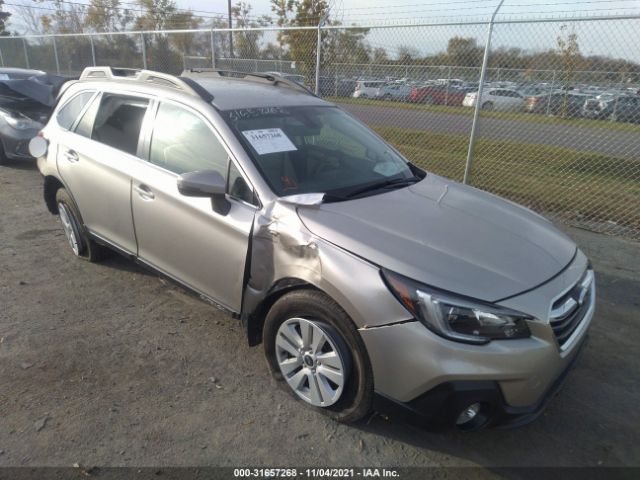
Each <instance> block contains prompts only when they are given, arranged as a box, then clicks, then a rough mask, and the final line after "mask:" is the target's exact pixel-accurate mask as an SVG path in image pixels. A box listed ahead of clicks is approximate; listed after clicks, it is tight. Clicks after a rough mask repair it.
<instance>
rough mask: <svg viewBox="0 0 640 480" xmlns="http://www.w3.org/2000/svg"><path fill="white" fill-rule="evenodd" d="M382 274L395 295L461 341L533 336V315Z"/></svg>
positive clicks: (438, 329) (442, 333)
mask: <svg viewBox="0 0 640 480" xmlns="http://www.w3.org/2000/svg"><path fill="white" fill-rule="evenodd" d="M382 276H383V278H384V279H385V280H386V283H387V285H388V286H389V289H390V290H391V292H392V293H393V294H394V295H395V296H396V298H397V299H398V300H399V301H400V303H402V304H403V305H404V306H405V307H406V308H407V310H409V311H410V312H411V313H412V314H413V315H414V316H415V317H416V318H417V319H418V320H419V321H420V322H422V323H423V324H424V325H425V326H426V327H427V328H428V329H429V330H431V331H433V332H434V333H436V334H438V335H440V336H442V337H445V338H448V339H450V340H456V341H458V342H466V343H475V344H483V343H488V342H489V341H491V340H498V339H514V338H526V337H529V336H531V332H530V331H529V327H528V326H527V320H532V319H533V317H531V316H529V315H525V314H523V313H520V312H516V311H513V310H509V309H506V308H503V307H498V306H496V305H492V304H489V303H483V302H480V301H476V300H471V299H467V298H464V297H457V296H455V295H453V294H450V293H447V292H442V291H439V290H436V289H433V288H431V287H427V286H426V285H422V284H420V283H418V282H415V281H413V280H410V279H408V278H406V277H403V276H401V275H398V274H395V273H392V272H389V271H388V270H384V271H383V272H382Z"/></svg>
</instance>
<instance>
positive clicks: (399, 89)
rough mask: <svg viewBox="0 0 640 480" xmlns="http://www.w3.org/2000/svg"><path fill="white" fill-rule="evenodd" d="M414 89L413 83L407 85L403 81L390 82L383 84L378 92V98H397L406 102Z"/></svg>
mask: <svg viewBox="0 0 640 480" xmlns="http://www.w3.org/2000/svg"><path fill="white" fill-rule="evenodd" d="M411 90H413V87H411V85H405V84H403V83H388V84H386V85H382V86H381V87H380V88H379V89H378V91H377V92H376V98H379V99H382V100H396V101H398V102H406V101H407V100H408V98H409V94H410V93H411Z"/></svg>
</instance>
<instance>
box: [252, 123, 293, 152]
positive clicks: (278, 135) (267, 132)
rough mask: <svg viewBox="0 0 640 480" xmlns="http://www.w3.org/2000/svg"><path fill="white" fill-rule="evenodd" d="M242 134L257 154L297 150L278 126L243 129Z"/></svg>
mask: <svg viewBox="0 0 640 480" xmlns="http://www.w3.org/2000/svg"><path fill="white" fill-rule="evenodd" d="M242 134H243V135H244V136H245V137H247V140H249V143H251V146H252V147H253V148H255V150H256V152H258V155H268V154H269V153H279V152H291V151H293V150H297V148H296V146H295V145H294V144H293V143H292V142H291V140H289V137H287V136H286V135H285V133H284V132H283V131H282V130H281V129H280V128H265V129H262V130H244V131H243V132H242Z"/></svg>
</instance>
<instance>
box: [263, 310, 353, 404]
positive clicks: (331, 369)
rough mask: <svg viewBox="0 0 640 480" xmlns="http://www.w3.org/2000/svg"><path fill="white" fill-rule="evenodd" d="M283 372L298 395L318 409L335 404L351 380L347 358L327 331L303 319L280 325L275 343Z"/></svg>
mask: <svg viewBox="0 0 640 480" xmlns="http://www.w3.org/2000/svg"><path fill="white" fill-rule="evenodd" d="M275 343H276V345H275V347H276V359H277V362H278V366H279V367H280V372H281V373H282V375H283V377H284V378H285V380H286V381H287V383H288V384H289V386H290V387H291V389H292V390H293V391H294V392H295V394H296V395H297V396H298V397H300V398H301V399H302V400H304V401H305V402H307V403H310V404H311V405H313V406H316V407H329V406H331V405H333V404H335V403H336V402H337V401H338V400H339V399H340V395H341V394H342V391H343V389H344V386H345V382H346V379H347V376H348V373H349V372H348V363H347V360H348V356H347V354H346V351H345V350H344V348H341V347H342V346H341V342H340V340H339V339H338V338H337V337H336V335H335V334H333V333H332V332H331V331H330V330H329V329H328V328H326V327H324V326H322V325H321V324H319V323H317V322H314V321H311V320H307V319H304V318H290V319H289V320H286V321H285V322H283V323H282V325H280V327H279V328H278V332H277V335H276V340H275Z"/></svg>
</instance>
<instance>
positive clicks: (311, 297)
mask: <svg viewBox="0 0 640 480" xmlns="http://www.w3.org/2000/svg"><path fill="white" fill-rule="evenodd" d="M263 343H264V349H265V355H266V359H267V363H268V365H269V368H270V370H271V373H272V375H273V377H274V378H275V379H276V381H277V382H278V384H279V385H280V386H281V387H283V388H284V389H286V390H287V391H288V392H289V393H290V394H292V395H293V396H294V397H295V398H296V399H297V400H299V401H301V402H303V403H305V404H306V405H308V406H310V407H312V408H314V409H317V410H320V411H321V412H322V413H325V414H327V415H329V416H330V417H332V418H333V419H335V420H337V421H339V422H344V423H351V422H356V421H358V420H361V419H362V418H363V417H365V416H366V415H367V414H368V413H369V412H370V411H371V408H372V404H373V373H372V370H371V364H370V362H369V357H368V355H367V352H366V349H365V346H364V344H363V342H362V339H361V338H360V335H359V334H358V331H357V330H356V328H355V326H354V324H353V322H352V321H351V319H350V318H349V316H348V315H347V314H346V312H345V311H344V310H342V308H340V306H338V304H336V303H335V302H334V301H333V300H332V299H331V298H329V297H328V296H327V295H325V294H324V293H322V292H319V291H314V290H296V291H293V292H290V293H287V294H285V295H284V296H283V297H281V298H280V299H278V300H277V301H276V302H275V304H274V305H273V306H272V307H271V309H270V310H269V313H268V314H267V317H266V319H265V323H264V329H263Z"/></svg>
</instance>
